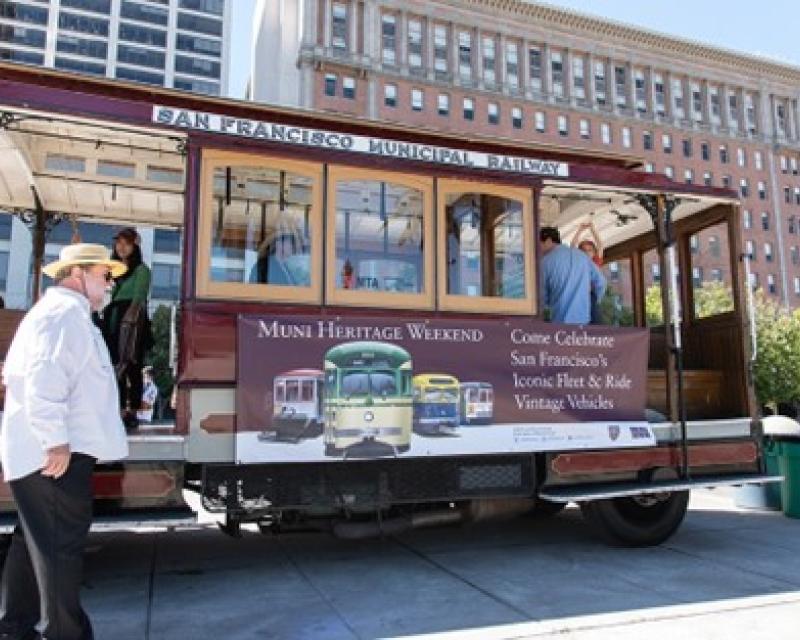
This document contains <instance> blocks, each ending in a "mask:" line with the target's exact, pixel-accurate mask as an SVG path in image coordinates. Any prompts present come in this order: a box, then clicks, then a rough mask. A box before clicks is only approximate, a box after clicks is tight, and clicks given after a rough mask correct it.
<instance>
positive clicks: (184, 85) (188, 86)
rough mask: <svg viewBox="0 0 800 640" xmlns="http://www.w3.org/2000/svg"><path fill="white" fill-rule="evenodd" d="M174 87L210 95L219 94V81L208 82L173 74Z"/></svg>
mask: <svg viewBox="0 0 800 640" xmlns="http://www.w3.org/2000/svg"><path fill="white" fill-rule="evenodd" d="M174 84H175V88H176V89H183V90H184V91H194V92H195V93H205V94H206V95H210V96H218V95H219V94H220V87H219V83H217V82H209V81H208V80H198V79H197V78H184V77H181V76H175V81H174Z"/></svg>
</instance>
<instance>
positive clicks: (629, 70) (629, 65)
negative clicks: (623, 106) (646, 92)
mask: <svg viewBox="0 0 800 640" xmlns="http://www.w3.org/2000/svg"><path fill="white" fill-rule="evenodd" d="M625 69H626V74H627V76H628V77H627V81H628V86H627V90H628V107H629V108H630V110H631V112H632V113H633V114H634V115H635V114H636V113H637V111H638V109H637V107H636V68H635V67H634V65H633V62H626V63H625Z"/></svg>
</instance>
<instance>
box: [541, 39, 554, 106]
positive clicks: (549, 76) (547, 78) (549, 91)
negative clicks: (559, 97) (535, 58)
mask: <svg viewBox="0 0 800 640" xmlns="http://www.w3.org/2000/svg"><path fill="white" fill-rule="evenodd" d="M550 53H551V50H550V44H549V43H547V42H544V43H542V93H543V94H544V96H545V100H547V101H548V102H552V101H553V64H552V62H550Z"/></svg>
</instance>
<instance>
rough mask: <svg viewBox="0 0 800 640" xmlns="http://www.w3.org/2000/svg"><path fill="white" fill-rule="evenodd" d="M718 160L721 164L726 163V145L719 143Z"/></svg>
mask: <svg viewBox="0 0 800 640" xmlns="http://www.w3.org/2000/svg"><path fill="white" fill-rule="evenodd" d="M719 161H720V162H721V163H722V164H728V145H726V144H721V145H719Z"/></svg>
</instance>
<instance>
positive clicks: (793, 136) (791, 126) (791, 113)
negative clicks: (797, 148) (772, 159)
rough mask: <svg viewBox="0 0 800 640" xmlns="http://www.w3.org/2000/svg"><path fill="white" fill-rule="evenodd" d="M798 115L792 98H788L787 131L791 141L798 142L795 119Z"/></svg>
mask: <svg viewBox="0 0 800 640" xmlns="http://www.w3.org/2000/svg"><path fill="white" fill-rule="evenodd" d="M796 114H797V108H796V105H795V104H794V101H793V100H792V98H788V99H787V100H786V130H787V133H788V136H789V140H792V141H794V140H797V120H796V119H795V115H796Z"/></svg>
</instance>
